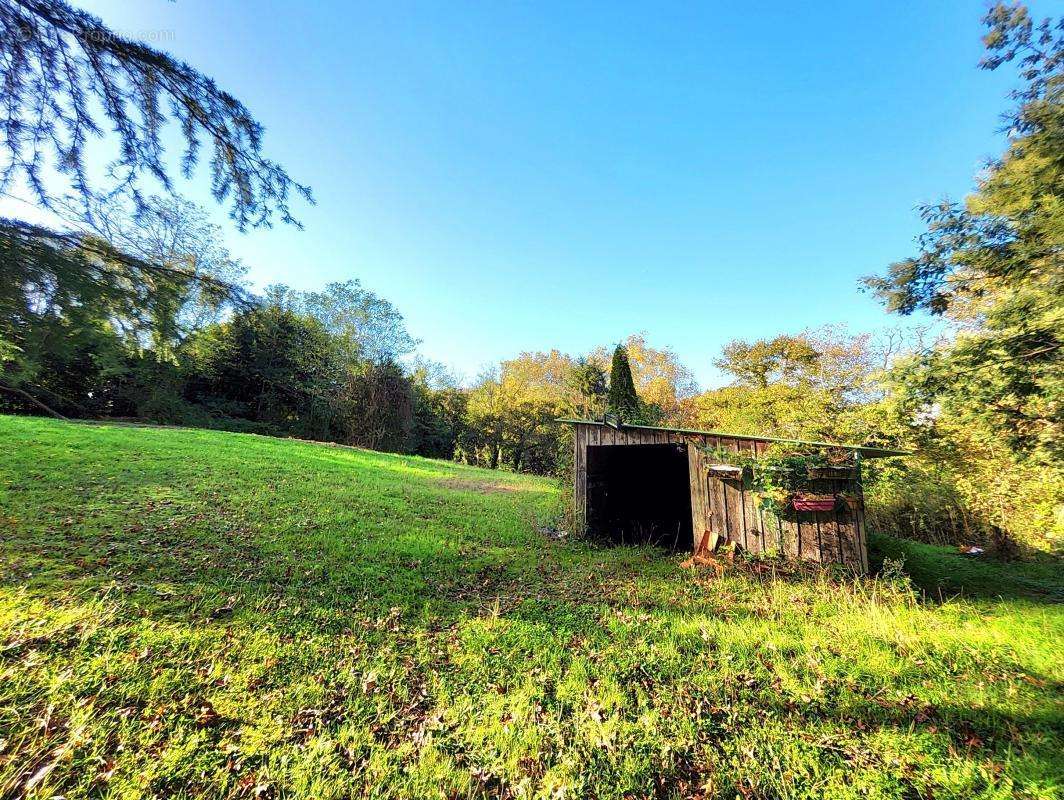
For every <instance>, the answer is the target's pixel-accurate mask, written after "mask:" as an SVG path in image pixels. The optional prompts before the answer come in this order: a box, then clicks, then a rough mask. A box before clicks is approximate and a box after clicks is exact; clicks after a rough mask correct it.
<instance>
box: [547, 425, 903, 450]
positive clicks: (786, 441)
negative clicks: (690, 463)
mask: <svg viewBox="0 0 1064 800" xmlns="http://www.w3.org/2000/svg"><path fill="white" fill-rule="evenodd" d="M555 422H566V423H569V424H571V425H599V426H602V427H605V425H606V423H604V422H601V421H599V420H594V419H564V418H563V419H556V420H555ZM609 425H610V427H613V428H618V429H620V428H631V429H633V430H644V431H667V432H668V433H692V434H700V435H702V436H728V437H730V438H732V439H748V440H750V441H754V442H779V443H782V444H806V445H809V446H811V447H841V448H843V449H845V450H854V451H856V452H858V453H860V454H861V455H862V456H866V457H868V458H887V457H889V456H908V455H912V453H910V452H909V451H908V450H888V449H886V448H883V447H865V446H864V445H860V444H843V443H840V442H812V441H808V440H806V439H778V438H776V437H773V436H751V435H750V434H746V433H728V432H727V431H698V430H693V429H691V428H661V427H657V426H654V425H628V424H625V423H619V424H614V423H613V422H610V423H609Z"/></svg>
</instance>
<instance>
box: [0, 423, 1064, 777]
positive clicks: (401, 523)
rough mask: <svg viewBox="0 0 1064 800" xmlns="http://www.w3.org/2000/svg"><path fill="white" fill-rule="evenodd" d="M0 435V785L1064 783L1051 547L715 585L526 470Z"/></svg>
mask: <svg viewBox="0 0 1064 800" xmlns="http://www.w3.org/2000/svg"><path fill="white" fill-rule="evenodd" d="M0 452H3V458H2V459H0V536H2V550H0V795H2V796H4V797H7V796H18V795H28V796H32V797H41V798H44V797H56V796H63V797H66V798H80V797H113V798H119V797H122V798H127V797H150V796H168V797H173V796H178V797H248V798H255V797H257V798H269V797H276V798H280V797H305V798H331V797H394V798H413V797H438V798H448V797H474V796H483V797H559V798H560V797H569V798H583V797H598V798H621V797H626V796H631V797H644V796H646V797H727V798H732V797H735V796H739V797H765V798H768V797H809V798H813V797H825V796H829V797H853V798H856V797H892V798H914V797H936V798H946V797H956V798H971V797H985V798H997V797H1037V798H1049V797H1059V796H1061V793H1062V791H1064V755H1062V753H1064V726H1062V719H1064V693H1062V685H1064V606H1062V605H1061V604H1060V603H1059V602H1058V599H1059V597H1060V591H1061V588H1062V586H1064V580H1062V579H1061V576H1060V575H1059V572H1057V571H1056V570H1054V569H1052V568H1049V567H1047V568H1046V569H1045V570H1043V571H1038V570H1035V572H1034V573H1031V572H1030V568H1027V567H1023V566H1016V567H1013V566H1008V565H1006V566H1002V565H994V564H991V565H985V564H981V565H979V570H980V571H979V575H978V579H977V580H975V579H973V578H972V577H971V576H970V575H968V576H966V575H964V574H960V575H958V574H957V571H956V570H955V569H953V568H952V567H951V566H950V563H951V562H950V561H949V559H950V558H952V556H949V555H948V554H947V553H946V552H945V551H942V550H938V549H936V548H927V547H912V546H910V545H905V544H899V543H894V542H892V541H891V540H879V541H877V542H876V545H877V546H878V547H879V548H880V550H881V552H885V553H886V555H888V556H890V557H895V556H899V555H905V556H906V557H907V559H908V564H909V569H910V570H911V571H912V572H913V574H914V575H917V576H918V577H919V578H920V580H921V581H922V582H925V583H934V584H935V585H936V586H938V585H944V584H943V580H942V579H944V578H948V579H949V580H950V581H952V583H950V584H949V585H948V587H947V589H946V590H944V591H942V592H938V591H934V592H932V593H931V595H930V599H929V600H927V601H919V600H918V598H917V595H916V594H915V593H914V592H913V591H912V590H911V588H910V587H909V586H908V585H907V584H906V582H905V581H904V580H891V581H883V580H880V581H853V580H844V579H838V580H829V579H828V578H827V577H824V578H820V579H815V580H814V579H806V580H799V579H797V578H779V579H773V578H770V577H768V576H759V577H751V576H746V575H743V574H734V575H729V576H725V577H724V578H719V579H716V578H712V577H711V576H710V575H708V574H704V573H696V574H694V575H692V573H690V572H689V571H686V570H683V569H681V568H680V567H679V566H678V563H679V560H680V559H679V558H677V557H672V556H666V555H663V554H661V553H659V552H655V551H649V550H642V549H596V548H593V547H590V546H587V545H585V544H583V543H579V542H556V541H553V540H551V539H549V538H547V537H544V536H542V535H541V534H539V533H537V531H536V525H535V521H536V520H537V519H541V520H542V519H546V518H548V516H549V515H550V514H551V513H552V510H553V508H554V506H555V504H556V502H557V491H556V489H555V487H554V486H553V484H552V483H551V482H549V481H546V480H542V479H537V478H532V477H526V476H515V475H509V474H506V473H492V472H488V471H484V470H476V469H470V468H465V467H461V466H457V465H454V464H449V463H445V462H437V461H429V460H424V459H418V458H409V457H400V456H392V455H385V454H380V453H371V452H366V451H360V450H353V449H346V448H337V447H326V446H319V445H313V444H307V443H301V442H294V441H285V440H277V439H269V438H264V437H255V436H248V435H239V434H226V433H218V432H207V431H191V430H176V429H159V428H136V427H118V426H102V425H88V424H67V423H58V422H52V421H46V420H40V419H27V418H12V417H0ZM887 551H889V552H887ZM881 557H882V555H881ZM969 565H970V562H969ZM1025 570H1026V571H1025ZM966 582H967V583H966ZM969 584H970V586H969ZM996 586H1001V587H1003V590H1002V591H1001V592H996V591H995V587H996ZM966 588H970V589H971V591H969V592H968V595H969V596H967V597H963V596H962V597H960V598H956V597H954V595H955V594H956V593H957V592H965V590H966ZM998 595H1002V596H998Z"/></svg>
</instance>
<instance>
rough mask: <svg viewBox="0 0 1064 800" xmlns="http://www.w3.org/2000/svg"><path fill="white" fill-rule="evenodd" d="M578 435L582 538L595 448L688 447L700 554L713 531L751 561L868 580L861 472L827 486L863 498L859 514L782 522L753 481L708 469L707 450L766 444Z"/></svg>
mask: <svg viewBox="0 0 1064 800" xmlns="http://www.w3.org/2000/svg"><path fill="white" fill-rule="evenodd" d="M573 428H574V431H573V448H574V452H573V479H574V501H575V506H576V509H575V512H576V524H577V527H578V529H579V530H581V531H582V530H584V529H585V526H586V524H587V510H588V509H587V502H588V494H587V481H588V474H587V450H588V448H589V447H603V446H616V445H646V444H684V445H687V465H688V470H689V478H690V487H689V489H690V492H691V523H692V527H691V530H692V536H693V539H694V541H693V542H692V543H691V546H692V547H697V545H698V543H699V542H700V541H701V539H702V536H703V535H704V534H705V533H706V532H707V531H712V532H714V533H717V534H719V535H721V536H723V537H724V539H725V540H726V541H728V542H734V543H736V544H738V545H739V546H741V547H742V548H743V549H745V550H747V551H749V552H751V553H762V552H769V551H773V550H777V551H780V552H782V553H783V554H784V555H785V556H787V557H788V558H794V559H803V560H806V561H815V562H819V563H822V564H846V565H848V566H851V567H853V568H855V569H858V570H860V571H862V572H864V571H867V570H868V550H867V546H866V542H865V530H864V498H863V497H862V496H861V484H860V467H859V466H858V477H857V479H854V480H843V479H839V480H832V481H830V482H828V481H825V490H826V491H827V492H830V493H833V494H837V493H840V492H844V491H845V492H847V493H849V494H851V495H853V496H855V497H857V503H856V505H855V507H850V506H849V505H845V506H844V505H841V504H840V507H839V508H837V509H836V510H835V511H821V512H794V513H789V514H785V515H782V516H778V515H776V514H772V513H770V512H767V511H764V510H763V509H762V508H761V507H760V505H759V504H758V502H757V497H756V495H755V493H754V492H753V491H751V487H750V485H749V482H748V480H747V482H743V481H740V480H726V479H721V478H719V477H715V476H711V475H708V474H707V473H706V469H705V467H706V463H707V456H706V454H705V453H704V452H703V448H704V447H707V446H708V447H710V448H713V449H718V448H719V449H722V450H727V451H730V452H739V451H742V452H745V453H751V454H759V453H763V452H764V451H765V450H766V449H767V447H768V445H767V444H766V443H765V442H761V441H758V440H756V439H748V438H744V437H741V436H717V435H708V434H695V433H687V432H680V431H667V430H646V429H640V428H625V427H622V428H620V429H617V428H613V427H611V426H608V425H601V424H590V423H576V424H574V425H573ZM859 463H860V462H858V464H859Z"/></svg>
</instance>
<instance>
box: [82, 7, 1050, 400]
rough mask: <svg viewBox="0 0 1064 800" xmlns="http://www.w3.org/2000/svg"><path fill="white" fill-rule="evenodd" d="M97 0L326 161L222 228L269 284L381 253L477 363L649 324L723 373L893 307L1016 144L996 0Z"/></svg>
mask: <svg viewBox="0 0 1064 800" xmlns="http://www.w3.org/2000/svg"><path fill="white" fill-rule="evenodd" d="M83 5H84V6H85V7H87V8H89V9H90V10H92V11H94V12H95V13H98V14H100V15H101V16H102V17H103V18H104V19H105V20H106V21H107V22H108V23H109V24H110V25H111V26H112V27H114V28H117V29H120V30H122V31H124V32H127V33H130V34H134V35H137V34H144V33H147V34H149V35H150V34H151V33H152V32H157V31H164V32H168V33H165V34H164V35H163V37H162V38H163V40H162V41H161V42H159V44H160V46H162V47H164V48H165V49H168V50H170V51H171V52H173V53H174V54H175V55H177V56H179V57H181V58H184V59H185V60H187V61H189V62H190V63H192V64H193V65H195V66H197V67H198V68H200V69H202V70H203V71H205V72H206V73H208V74H210V75H212V76H214V77H215V78H216V79H217V81H218V82H219V83H220V84H221V85H222V86H223V87H225V88H227V89H228V90H230V91H231V92H232V93H234V94H235V95H237V96H238V97H240V98H241V99H242V100H243V101H244V102H245V103H246V104H247V106H248V107H249V108H250V109H251V110H252V112H253V113H254V114H255V115H256V116H257V118H258V119H259V120H260V121H261V122H263V123H264V124H265V126H266V128H267V136H266V149H267V150H268V154H269V155H270V156H271V157H273V158H275V159H276V160H279V161H281V162H282V163H283V164H285V166H286V167H287V168H288V169H289V171H290V172H291V173H292V174H293V175H294V176H295V177H297V178H298V179H300V180H302V181H305V182H307V183H310V184H311V185H312V186H313V188H314V191H315V194H316V196H317V200H318V205H317V206H316V207H313V208H300V209H298V213H297V215H298V216H300V217H301V218H302V219H303V221H304V222H305V224H306V229H305V230H304V231H298V230H294V229H284V228H275V229H273V230H270V231H260V232H254V233H251V234H246V235H240V234H238V233H236V232H235V231H234V230H232V227H231V226H229V225H228V224H227V228H228V229H229V230H230V231H231V235H230V236H229V244H230V247H231V249H232V250H233V251H234V252H235V253H236V254H238V255H239V256H240V257H242V258H243V259H244V260H245V261H246V263H247V264H248V265H249V266H250V267H251V277H252V278H253V279H254V281H255V282H256V284H257V285H258V286H260V287H261V286H263V285H265V284H267V283H270V282H274V281H283V282H286V283H289V284H291V285H294V286H297V287H308V288H309V287H317V286H320V285H322V284H324V283H325V282H327V281H332V280H342V279H346V278H349V277H358V278H360V279H361V280H362V281H363V283H364V284H365V285H366V286H367V287H369V288H371V289H373V290H375V291H377V292H378V293H380V294H382V295H383V296H385V297H387V298H388V299H390V300H391V301H392V302H394V303H395V304H396V305H397V306H398V308H399V309H400V311H401V312H402V313H403V314H404V315H405V316H406V318H407V320H408V323H409V328H410V330H411V332H412V333H413V334H414V335H415V336H417V337H419V338H421V339H423V340H424V344H423V346H422V352H424V353H425V354H426V355H427V356H429V357H432V358H435V359H438V360H441V361H444V362H445V363H448V364H450V365H452V366H453V367H455V368H457V369H458V370H460V371H462V372H464V373H466V374H467V375H470V376H471V375H473V374H475V373H476V372H477V370H478V368H479V367H481V366H482V365H484V364H486V363H488V362H491V361H493V360H497V359H499V358H503V357H507V356H511V355H514V354H516V353H518V352H520V351H523V350H544V349H549V348H551V347H558V348H561V349H562V350H565V351H569V352H581V351H586V350H588V349H590V348H592V347H594V346H595V345H598V344H603V343H611V342H615V341H617V340H618V339H620V338H622V337H623V336H625V335H626V334H628V333H631V332H635V331H645V332H646V333H647V334H648V338H649V340H650V342H651V343H652V344H654V345H656V346H669V347H672V348H673V349H674V350H676V352H677V353H678V354H679V355H680V356H681V358H682V359H683V360H684V361H685V362H686V363H687V364H688V365H689V366H690V367H691V368H692V369H693V370H694V371H695V373H696V375H697V377H698V378H699V379H700V381H701V382H702V383H703V384H706V385H714V384H716V383H719V380H720V379H719V376H718V375H717V374H716V373H715V371H714V370H713V368H712V366H711V360H712V358H713V357H714V356H715V355H716V354H717V352H718V351H719V349H720V346H721V345H722V344H723V343H725V342H726V341H728V340H729V339H732V338H735V337H747V338H748V337H759V336H768V335H773V334H775V333H778V332H783V331H797V330H800V329H802V328H803V327H806V326H814V325H819V324H822V323H825V322H834V323H848V324H849V326H850V328H851V329H852V330H855V331H858V330H867V329H874V328H878V327H882V326H884V325H888V324H892V323H894V322H897V320H895V319H892V318H890V317H888V316H887V315H885V314H884V313H883V312H882V311H881V309H880V308H879V307H878V305H877V304H876V303H875V302H874V300H872V299H871V298H869V297H868V296H866V295H863V294H861V293H859V291H858V288H857V281H858V278H859V277H860V276H861V275H864V274H868V273H870V272H874V271H878V270H882V269H883V267H884V266H885V265H886V264H888V263H889V262H890V261H892V260H895V259H897V258H900V257H904V256H906V255H908V254H910V253H911V252H912V250H913V247H912V238H913V236H914V235H915V234H916V233H918V231H919V229H920V228H919V224H918V221H917V219H916V216H915V214H914V211H913V209H914V207H915V206H916V205H917V204H918V203H920V202H922V201H927V200H934V199H937V198H939V197H941V196H942V195H944V194H949V195H951V196H954V197H959V196H962V195H963V194H964V193H965V192H967V191H968V190H969V189H970V187H971V185H972V177H973V175H974V174H975V173H976V171H977V170H978V169H979V167H980V165H981V164H982V163H983V161H984V160H985V159H986V158H987V157H988V156H992V155H995V154H997V153H998V152H1000V150H1001V149H1002V147H1003V140H1002V137H1001V135H1000V134H998V133H997V129H998V126H999V115H1000V113H1001V112H1002V111H1003V110H1004V108H1005V106H1006V100H1005V93H1006V91H1007V88H1008V87H1009V85H1010V84H1011V82H1012V77H1011V75H1008V74H1005V73H1002V74H994V73H986V72H982V71H980V70H978V69H977V68H976V63H977V62H978V60H979V58H980V54H981V45H980V41H979V38H980V36H981V33H982V28H981V25H980V18H981V17H982V15H983V13H984V10H985V8H986V4H985V3H983V2H978V1H974V2H973V1H972V0H968V1H967V2H945V0H940V1H936V2H932V3H915V2H914V3H909V2H898V3H883V2H879V1H878V0H877V1H876V2H867V3H848V4H843V3H829V2H826V3H809V4H801V3H798V4H796V3H791V2H788V3H783V2H780V3H723V2H703V3H690V2H683V3H676V4H665V3H619V2H602V3H584V4H574V3H548V2H535V3H504V2H497V3H496V2H483V3H469V4H466V3H459V2H443V1H441V2H434V3H418V2H380V3H374V4H365V3H348V2H339V1H337V2H318V3H302V2H299V3H297V2H283V3H282V2H261V0H259V1H257V2H250V0H249V1H248V2H221V3H220V2H217V0H213V1H208V0H178V1H177V2H176V3H169V2H164V0H143V2H137V3H131V2H128V0H121V2H118V1H116V0H107V1H106V2H105V1H104V0H94V1H93V2H85V3H83ZM1033 10H1034V12H1035V13H1036V14H1038V13H1039V12H1041V13H1043V14H1044V13H1046V12H1048V11H1050V10H1051V9H1049V8H1047V7H1046V5H1045V3H1041V4H1039V3H1037V2H1036V3H1035V4H1034V8H1033ZM202 177H203V178H204V179H205V177H206V176H205V175H203V176H202ZM204 183H205V181H197V182H196V184H195V185H193V186H184V187H179V188H181V189H182V191H184V192H185V193H186V194H187V195H189V196H190V197H191V198H192V199H195V200H198V201H200V202H203V203H204V204H207V202H208V201H207V195H206V193H205V192H204V191H203V185H204ZM218 218H219V220H220V221H223V220H224V215H223V214H221V213H219V214H218Z"/></svg>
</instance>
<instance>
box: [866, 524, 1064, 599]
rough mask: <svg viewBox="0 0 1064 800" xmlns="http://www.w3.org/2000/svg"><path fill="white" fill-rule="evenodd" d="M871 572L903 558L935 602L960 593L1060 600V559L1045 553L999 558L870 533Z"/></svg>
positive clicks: (1063, 577) (1063, 568)
mask: <svg viewBox="0 0 1064 800" xmlns="http://www.w3.org/2000/svg"><path fill="white" fill-rule="evenodd" d="M868 545H869V557H870V560H871V563H872V570H873V572H878V571H879V570H880V569H881V568H882V566H883V562H884V560H885V559H888V558H889V559H904V569H905V572H906V573H908V575H909V577H910V578H912V581H913V584H914V585H915V586H916V587H917V588H918V589H920V590H921V591H922V592H923V593H924V594H925V596H926V597H927V598H928V599H929V600H931V601H934V602H941V601H944V600H946V599H949V598H950V597H954V596H957V595H960V596H962V597H965V598H968V599H971V600H1027V601H1034V602H1042V603H1061V602H1064V561H1061V560H1060V559H1055V558H1053V557H1051V556H1043V557H1041V558H1039V559H1038V560H1033V561H1010V562H1003V561H999V560H997V559H995V558H994V557H993V556H987V555H982V556H968V555H964V554H962V553H960V552H958V551H957V550H956V549H954V548H951V547H940V546H937V545H930V544H923V543H920V542H913V541H909V540H906V539H894V538H892V537H889V536H878V535H875V534H870V535H869V537H868Z"/></svg>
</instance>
